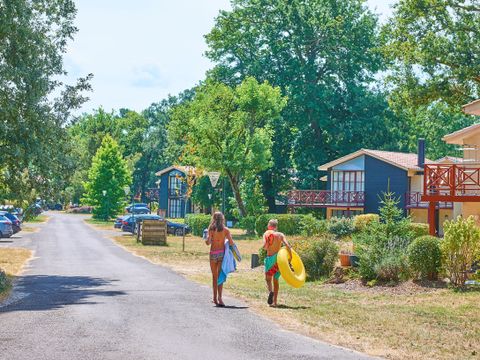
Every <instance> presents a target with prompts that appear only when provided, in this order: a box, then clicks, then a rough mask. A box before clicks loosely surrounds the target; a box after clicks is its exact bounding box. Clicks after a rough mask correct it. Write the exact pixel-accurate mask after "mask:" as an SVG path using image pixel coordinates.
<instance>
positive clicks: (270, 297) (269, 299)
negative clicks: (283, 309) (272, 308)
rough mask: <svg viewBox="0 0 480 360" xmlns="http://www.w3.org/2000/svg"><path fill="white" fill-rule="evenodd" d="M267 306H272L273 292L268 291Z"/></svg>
mask: <svg viewBox="0 0 480 360" xmlns="http://www.w3.org/2000/svg"><path fill="white" fill-rule="evenodd" d="M267 304H268V305H272V304H273V291H270V294H268V300H267Z"/></svg>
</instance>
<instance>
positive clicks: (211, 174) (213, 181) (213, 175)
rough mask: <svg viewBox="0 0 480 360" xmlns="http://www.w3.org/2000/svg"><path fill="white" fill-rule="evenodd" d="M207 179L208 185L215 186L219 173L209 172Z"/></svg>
mask: <svg viewBox="0 0 480 360" xmlns="http://www.w3.org/2000/svg"><path fill="white" fill-rule="evenodd" d="M208 177H209V179H210V183H211V184H212V187H215V186H217V183H218V179H219V178H220V173H219V172H218V171H210V172H209V173H208Z"/></svg>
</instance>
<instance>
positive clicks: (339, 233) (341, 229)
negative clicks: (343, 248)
mask: <svg viewBox="0 0 480 360" xmlns="http://www.w3.org/2000/svg"><path fill="white" fill-rule="evenodd" d="M354 230H355V228H354V226H353V220H352V219H349V218H345V217H341V218H337V217H333V218H331V219H330V221H329V222H328V232H329V233H330V234H332V235H335V237H336V238H337V239H338V238H341V237H344V236H349V235H352V234H353V232H354Z"/></svg>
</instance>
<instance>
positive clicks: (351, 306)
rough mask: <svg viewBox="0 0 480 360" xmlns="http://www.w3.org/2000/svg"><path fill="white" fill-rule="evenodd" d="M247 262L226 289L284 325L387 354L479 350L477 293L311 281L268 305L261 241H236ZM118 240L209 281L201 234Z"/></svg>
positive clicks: (426, 355) (445, 355)
mask: <svg viewBox="0 0 480 360" xmlns="http://www.w3.org/2000/svg"><path fill="white" fill-rule="evenodd" d="M234 237H235V238H236V239H237V245H238V247H239V249H240V251H241V253H242V255H243V258H244V260H243V261H242V262H241V263H240V264H239V269H238V271H237V272H236V273H235V274H233V275H231V276H230V278H229V280H228V281H227V284H226V286H225V289H226V291H227V294H229V295H233V296H237V297H241V298H243V299H244V300H245V301H247V302H248V303H249V305H250V306H251V307H252V309H253V310H254V311H256V312H258V313H260V314H262V315H264V316H267V317H270V318H272V319H274V320H275V321H277V322H278V323H280V324H282V326H284V327H286V328H288V329H291V330H294V331H297V332H301V333H304V334H306V335H309V336H312V337H315V338H318V339H321V340H325V341H328V342H330V343H333V344H336V345H341V346H345V347H348V348H352V349H355V350H358V351H361V352H365V353H368V354H371V355H375V356H381V357H385V358H390V359H405V358H409V359H451V358H459V359H460V358H461V359H465V358H476V357H477V356H478V354H480V292H477V291H471V292H454V291H452V290H450V289H431V288H425V287H422V286H420V285H416V284H413V283H407V284H405V285H404V286H400V287H398V288H393V289H392V288H373V289H370V288H366V287H362V286H360V285H358V286H355V287H353V288H352V289H349V286H346V285H345V284H343V285H330V284H324V283H322V282H310V283H307V284H306V285H305V286H304V287H303V288H301V289H293V288H290V287H288V286H287V285H286V284H285V283H284V282H283V281H281V293H280V297H279V301H280V303H281V304H283V305H281V306H280V307H279V308H276V309H274V308H269V307H268V306H267V305H266V295H267V294H266V290H265V285H264V280H263V272H262V271H263V267H259V268H256V269H253V270H252V269H250V258H251V256H250V254H251V253H256V252H257V251H258V248H259V247H260V246H261V240H259V239H255V240H239V239H242V238H244V235H242V233H241V232H240V231H238V230H235V236H234ZM114 240H115V241H116V242H117V243H118V244H120V245H122V246H123V247H125V248H126V249H127V250H129V251H131V252H134V253H135V254H137V255H140V256H144V257H146V258H148V259H149V260H151V261H152V262H154V263H159V264H164V265H166V266H169V267H171V268H172V269H173V270H175V271H177V272H179V273H181V274H183V275H185V276H187V277H188V278H190V279H192V280H194V281H197V282H200V283H203V284H207V285H209V284H210V282H211V277H210V273H209V265H208V247H207V246H205V244H204V242H203V241H202V239H201V238H198V237H192V236H189V237H187V238H186V251H185V252H182V250H181V245H182V239H181V237H169V238H168V243H169V245H168V246H143V245H141V244H137V243H136V242H135V240H134V239H133V238H132V237H131V236H126V235H125V236H117V237H115V239H114Z"/></svg>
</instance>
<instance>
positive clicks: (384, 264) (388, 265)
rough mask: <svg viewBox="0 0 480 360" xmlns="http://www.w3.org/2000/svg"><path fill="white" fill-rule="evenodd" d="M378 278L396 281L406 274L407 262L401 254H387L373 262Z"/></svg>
mask: <svg viewBox="0 0 480 360" xmlns="http://www.w3.org/2000/svg"><path fill="white" fill-rule="evenodd" d="M375 273H376V276H377V279H378V280H382V281H394V282H397V281H399V280H400V279H401V278H406V277H407V276H408V264H407V262H406V261H405V257H404V256H402V254H389V255H388V256H386V257H383V258H382V259H381V260H380V262H379V263H377V264H375Z"/></svg>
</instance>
